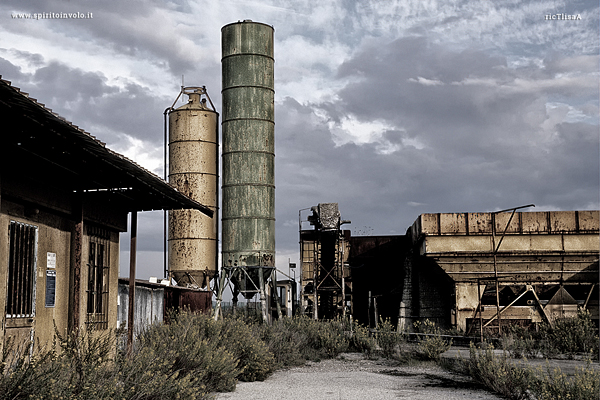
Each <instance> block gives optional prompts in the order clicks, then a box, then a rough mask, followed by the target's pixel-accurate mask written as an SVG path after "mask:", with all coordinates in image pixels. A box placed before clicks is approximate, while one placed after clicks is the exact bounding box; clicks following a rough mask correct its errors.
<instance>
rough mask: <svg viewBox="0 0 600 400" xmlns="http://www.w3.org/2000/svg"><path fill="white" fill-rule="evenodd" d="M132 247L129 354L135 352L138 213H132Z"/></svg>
mask: <svg viewBox="0 0 600 400" xmlns="http://www.w3.org/2000/svg"><path fill="white" fill-rule="evenodd" d="M130 230H131V245H130V248H129V309H128V310H127V354H128V355H130V356H131V354H132V350H133V324H134V318H133V317H134V311H135V263H136V256H137V211H132V212H131V228H130Z"/></svg>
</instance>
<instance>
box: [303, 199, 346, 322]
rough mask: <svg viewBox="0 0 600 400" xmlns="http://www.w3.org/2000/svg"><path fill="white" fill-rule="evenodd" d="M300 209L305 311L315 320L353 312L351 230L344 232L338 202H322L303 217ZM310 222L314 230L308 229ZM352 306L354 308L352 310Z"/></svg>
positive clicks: (344, 222) (343, 221) (343, 222)
mask: <svg viewBox="0 0 600 400" xmlns="http://www.w3.org/2000/svg"><path fill="white" fill-rule="evenodd" d="M305 210H308V209H304V210H300V212H299V216H298V218H299V229H300V263H301V268H302V273H301V291H302V292H301V299H302V311H303V313H304V314H307V315H311V316H312V317H313V318H314V319H332V318H335V317H336V316H346V312H347V311H350V312H352V310H351V308H352V281H351V279H350V278H351V276H350V268H349V266H348V264H347V261H348V256H349V254H350V251H349V250H350V249H349V245H350V231H342V230H341V226H342V225H343V224H347V223H350V221H345V220H342V219H341V218H340V212H339V209H338V203H320V204H319V205H317V206H314V207H312V208H310V210H311V214H310V215H308V217H307V219H306V220H303V217H302V211H305ZM306 222H309V223H310V225H312V226H313V227H314V228H313V229H304V227H303V223H306ZM349 308H350V310H348V309H349Z"/></svg>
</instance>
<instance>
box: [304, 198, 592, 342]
mask: <svg viewBox="0 0 600 400" xmlns="http://www.w3.org/2000/svg"><path fill="white" fill-rule="evenodd" d="M331 204H335V203H329V204H319V206H315V207H313V208H312V211H313V214H312V215H311V216H309V218H307V220H306V221H309V222H310V223H311V225H312V228H311V229H307V228H306V227H305V226H303V222H306V221H303V220H302V218H300V249H301V257H300V259H301V266H302V275H301V276H302V280H301V290H302V296H301V297H302V309H303V312H304V313H305V314H307V315H311V316H313V317H314V318H333V317H336V316H341V315H343V309H342V300H341V299H342V296H341V293H342V287H344V288H345V293H344V298H345V299H346V304H345V306H346V309H347V310H348V312H350V313H351V314H352V315H353V317H354V318H356V319H357V320H358V321H360V322H361V323H364V324H368V325H370V326H371V327H375V326H376V325H377V323H378V321H380V320H381V319H388V318H389V319H390V320H391V321H392V322H393V323H394V324H397V325H398V326H399V328H401V329H407V330H411V329H412V327H413V323H414V322H416V321H419V320H424V319H429V320H432V321H435V322H436V323H438V324H439V325H440V326H442V327H444V328H455V329H457V330H458V331H463V332H465V333H474V332H481V331H482V329H481V327H483V331H486V330H487V331H489V332H490V333H493V332H498V331H499V330H500V329H501V327H502V326H504V325H506V324H519V325H531V324H536V323H539V322H542V321H545V322H548V323H550V324H552V323H553V321H554V320H555V319H557V318H562V317H571V316H575V315H576V313H577V310H578V309H579V308H585V309H587V310H589V311H590V313H591V315H592V318H593V319H594V320H595V321H596V323H597V322H598V284H599V269H598V258H599V253H600V251H599V247H600V246H599V232H600V231H599V212H598V211H556V212H516V209H510V210H507V211H505V212H487V213H446V214H444V213H438V214H422V215H420V216H419V217H418V218H417V220H416V221H415V222H414V224H413V225H412V226H411V227H410V228H409V229H408V231H407V233H406V235H394V236H355V237H351V236H350V232H349V231H342V230H341V229H340V223H339V221H340V219H339V211H338V210H337V204H335V206H336V207H335V210H334V211H335V213H334V214H335V215H336V216H337V217H336V218H337V219H336V220H335V221H337V224H336V223H334V224H333V225H331V226H330V229H329V230H324V229H323V225H322V223H321V222H320V219H319V217H320V212H322V211H321V210H322V209H325V210H327V209H328V207H330V205H331ZM323 206H326V207H323ZM305 225H306V224H305ZM328 236H330V237H331V238H332V239H331V240H328V239H324V238H326V237H328ZM341 243H343V245H342V244H341ZM341 249H343V251H341ZM342 254H345V255H342ZM327 282H329V283H330V284H327ZM342 282H345V285H344V286H342V285H341V284H342ZM314 304H318V307H317V310H318V311H317V312H315V306H314Z"/></svg>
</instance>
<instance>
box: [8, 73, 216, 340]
mask: <svg viewBox="0 0 600 400" xmlns="http://www.w3.org/2000/svg"><path fill="white" fill-rule="evenodd" d="M0 117H1V118H2V121H3V123H4V126H5V128H4V130H3V131H2V133H1V134H0V232H5V233H6V234H0V310H3V314H2V318H1V330H0V334H1V335H2V338H3V339H4V340H5V339H6V338H8V337H20V338H28V339H31V340H34V339H35V340H36V341H39V342H40V343H41V344H44V343H47V342H48V341H50V340H51V339H52V338H53V336H54V326H56V328H57V329H58V330H59V332H62V333H64V332H67V331H73V330H76V329H82V328H84V327H87V328H91V329H96V330H105V329H111V328H116V327H117V296H118V275H119V233H120V232H124V231H127V221H128V214H130V215H131V221H132V222H134V221H137V219H136V213H137V212H138V211H145V210H156V209H173V208H195V209H199V210H201V211H202V212H204V213H205V214H208V215H212V211H210V210H208V209H207V208H206V207H204V206H202V205H201V204H199V203H197V202H196V201H193V200H191V199H190V198H188V197H187V196H184V195H183V194H181V193H179V192H178V191H177V190H175V189H173V188H172V187H171V186H169V185H168V184H167V183H166V182H165V181H163V180H162V179H160V178H159V177H157V176H156V175H154V174H152V173H150V172H149V171H146V170H144V169H143V168H141V167H140V166H138V165H136V164H135V163H133V162H131V161H130V160H128V159H126V158H125V157H123V156H121V155H119V154H117V153H115V152H113V151H111V150H109V149H108V148H106V146H105V145H104V143H102V142H100V141H99V140H97V139H96V138H94V137H93V136H91V135H90V134H89V133H87V132H84V131H83V130H81V129H79V128H78V127H76V126H74V125H73V124H71V123H70V122H68V121H66V120H64V119H63V118H61V117H59V116H58V115H56V114H55V113H53V112H51V110H49V109H47V108H45V107H44V105H43V104H40V103H38V102H37V101H36V100H35V99H32V98H30V97H29V96H28V95H27V94H26V93H23V92H21V91H20V90H19V89H17V88H15V87H13V86H11V84H10V82H7V81H3V80H0ZM133 251H134V250H133ZM4 340H3V341H2V343H3V342H4Z"/></svg>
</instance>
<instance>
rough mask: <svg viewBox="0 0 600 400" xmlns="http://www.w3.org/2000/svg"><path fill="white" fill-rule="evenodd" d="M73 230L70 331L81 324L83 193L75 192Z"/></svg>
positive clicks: (76, 328)
mask: <svg viewBox="0 0 600 400" xmlns="http://www.w3.org/2000/svg"><path fill="white" fill-rule="evenodd" d="M74 196H75V199H74V202H73V219H74V226H73V230H72V232H71V276H70V279H69V280H70V281H71V290H70V291H69V295H70V297H69V305H70V306H69V324H68V326H69V328H68V329H69V332H77V330H78V329H79V327H80V326H81V318H80V312H81V264H82V259H83V205H82V198H81V193H80V192H77V193H74Z"/></svg>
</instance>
